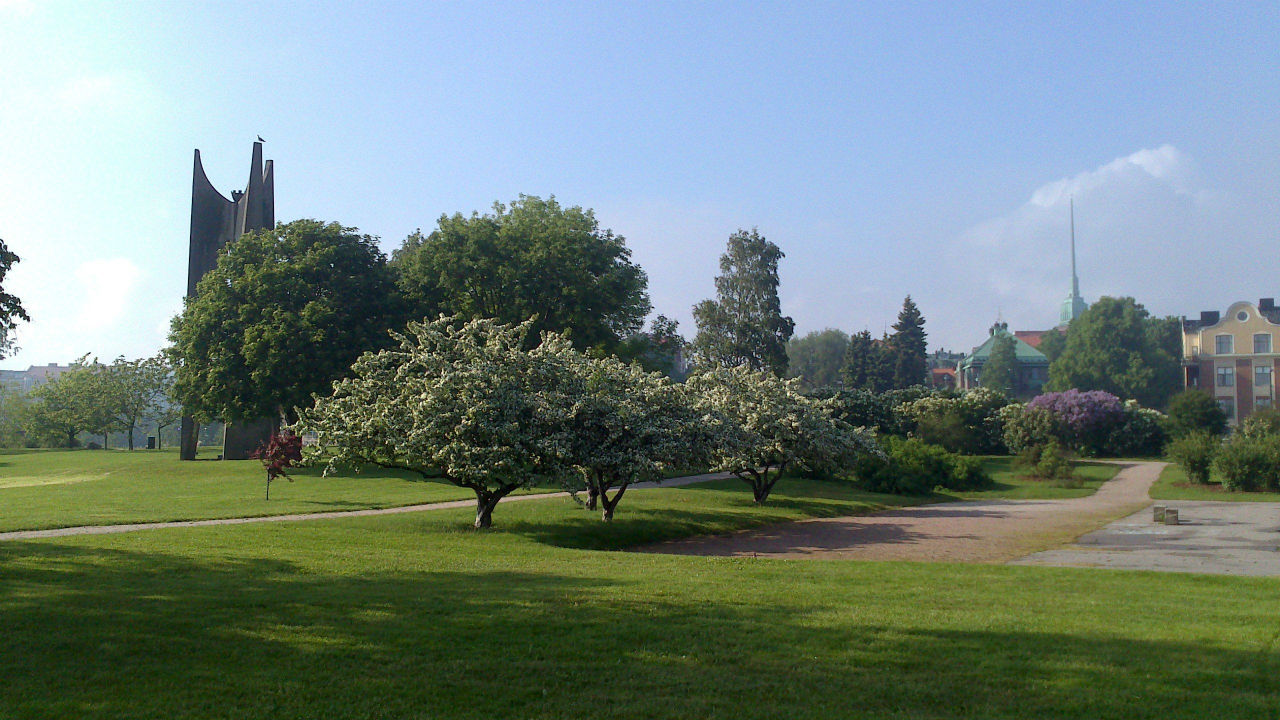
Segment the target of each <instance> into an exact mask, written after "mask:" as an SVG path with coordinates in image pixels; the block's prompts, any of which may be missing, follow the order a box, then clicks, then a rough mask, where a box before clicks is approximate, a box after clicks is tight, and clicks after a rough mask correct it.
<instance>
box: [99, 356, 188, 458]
mask: <svg viewBox="0 0 1280 720" xmlns="http://www.w3.org/2000/svg"><path fill="white" fill-rule="evenodd" d="M105 372H106V385H107V387H108V389H109V392H110V394H111V396H112V397H111V405H112V415H113V416H114V418H115V421H116V425H117V426H118V427H119V429H120V430H121V431H122V432H124V433H125V436H126V437H127V438H128V440H127V442H128V447H129V449H130V450H132V449H133V434H134V432H135V431H136V430H137V428H138V426H139V425H140V424H141V423H142V421H143V420H146V419H152V420H155V421H156V423H157V428H156V434H157V436H158V435H159V431H160V428H161V427H163V426H162V425H160V423H161V422H164V423H165V424H170V423H171V421H170V420H169V418H168V417H167V415H168V414H171V412H172V411H171V410H170V403H169V391H170V390H171V388H172V385H173V368H172V367H171V366H170V365H169V362H168V360H166V359H165V357H164V356H163V355H157V356H155V357H149V358H141V359H137V360H126V359H125V358H123V357H119V358H116V360H115V362H113V363H111V365H109V366H108V367H107V368H105Z"/></svg>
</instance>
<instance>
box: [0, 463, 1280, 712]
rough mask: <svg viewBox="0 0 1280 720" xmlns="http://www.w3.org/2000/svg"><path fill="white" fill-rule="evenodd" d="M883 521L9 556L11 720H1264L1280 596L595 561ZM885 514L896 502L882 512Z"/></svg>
mask: <svg viewBox="0 0 1280 720" xmlns="http://www.w3.org/2000/svg"><path fill="white" fill-rule="evenodd" d="M877 499H878V498H874V497H869V496H860V495H858V494H857V493H854V492H853V491H851V490H849V488H848V487H847V486H843V485H839V484H817V483H809V484H807V483H802V482H794V481H790V480H784V481H783V482H782V483H780V484H779V485H778V488H777V490H776V491H775V497H774V498H772V499H771V501H770V503H771V504H770V506H766V507H765V508H763V509H757V508H755V507H754V506H752V505H751V502H750V495H749V493H747V492H746V490H745V488H737V487H734V486H732V485H725V486H724V487H717V486H689V487H685V488H666V489H658V490H640V491H633V492H630V493H628V496H627V497H626V498H625V499H624V501H623V503H622V505H621V506H620V508H619V514H618V517H617V519H616V520H615V521H614V522H613V523H612V524H611V525H608V526H606V525H604V524H603V523H600V522H599V521H598V520H596V519H594V518H593V517H591V516H589V514H588V513H586V512H585V511H583V510H581V509H579V508H578V507H577V506H575V505H573V503H572V502H571V501H569V500H567V499H547V500H541V501H536V502H525V503H511V504H507V505H503V506H500V507H499V508H498V510H497V512H496V514H495V516H494V520H495V523H496V526H497V527H496V529H495V530H494V531H491V532H476V531H471V530H468V529H467V528H466V526H467V524H468V523H469V521H470V519H471V517H470V513H469V512H467V511H465V510H458V511H453V510H449V511H437V512H431V513H417V514H412V515H399V516H386V517H378V518H354V519H342V520H325V521H312V522H302V523H287V524H276V523H265V524H256V525H239V526H227V527H216V528H199V529H177V530H155V531H146V532H137V533H130V534H125V535H114V536H95V537H89V536H84V537H74V538H60V539H57V540H47V541H32V542H6V543H0V638H3V640H0V678H3V679H2V680H0V688H3V691H0V717H5V718H8V717H14V718H71V717H74V718H177V719H180V718H202V719H203V718H232V717H236V718H241V717H243V718H250V717H252V718H258V717H270V718H273V719H281V720H285V719H289V718H320V717H323V718H326V719H330V718H332V719H335V720H341V719H344V718H486V719H487V718H575V717H593V718H733V719H737V718H745V719H751V718H762V719H764V718H768V719H770V720H772V719H774V718H853V717H857V718H917V717H921V718H950V717H972V718H1089V719H1093V718H1161V719H1167V718H1207V717H1212V718H1251V719H1252V718H1263V717H1275V716H1277V714H1280V658H1278V656H1277V647H1276V638H1277V636H1278V635H1280V632H1278V631H1280V621H1277V618H1278V617H1280V592H1278V591H1280V582H1278V581H1276V580H1271V579H1256V578H1226V577H1213V576H1192V575H1158V574H1152V573H1127V572H1115V571H1099V570H1074V569H1052V568H1031V567H1005V566H985V565H968V566H965V565H937V564H909V563H854V562H844V561H783V560H760V559H750V558H744V559H727V558H689V557H677V556H666V555H644V554H633V553H626V552H613V551H593V550H582V549H580V548H584V547H617V546H619V545H621V544H626V543H628V542H631V541H632V540H635V539H639V538H645V539H654V537H655V536H663V535H668V536H669V535H672V534H686V533H696V532H707V531H722V530H727V529H732V528H733V527H736V526H741V525H743V524H752V523H757V522H772V521H775V520H778V519H785V518H786V517H794V516H800V515H805V514H826V513H832V514H847V513H848V512H852V511H857V510H860V509H866V507H867V506H866V505H865V503H868V502H874V501H876V500H877ZM879 499H883V498H879Z"/></svg>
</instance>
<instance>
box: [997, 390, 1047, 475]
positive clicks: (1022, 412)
mask: <svg viewBox="0 0 1280 720" xmlns="http://www.w3.org/2000/svg"><path fill="white" fill-rule="evenodd" d="M1000 422H1001V425H1002V426H1003V427H1004V444H1005V447H1007V448H1008V449H1009V452H1011V453H1014V454H1016V455H1022V454H1023V453H1025V452H1027V451H1029V450H1033V451H1034V452H1035V457H1036V461H1037V462H1038V461H1039V458H1040V449H1041V448H1043V447H1044V446H1045V445H1046V444H1047V443H1048V442H1049V441H1051V440H1054V439H1055V435H1054V422H1053V415H1052V414H1051V413H1050V412H1049V411H1048V410H1045V409H1044V408H1028V407H1027V406H1025V405H1023V404H1021V403H1014V404H1013V405H1008V406H1006V407H1004V408H1002V409H1001V410H1000Z"/></svg>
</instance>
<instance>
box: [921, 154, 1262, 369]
mask: <svg viewBox="0 0 1280 720" xmlns="http://www.w3.org/2000/svg"><path fill="white" fill-rule="evenodd" d="M1071 198H1074V200H1075V223H1076V243H1077V256H1078V263H1079V276H1080V286H1081V292H1082V294H1083V295H1084V296H1085V299H1086V300H1090V301H1092V300H1095V299H1097V298H1098V297H1099V296H1101V295H1111V296H1125V295H1129V296H1133V297H1135V298H1137V300H1138V301H1139V302H1141V303H1143V304H1144V305H1146V306H1147V308H1148V309H1149V310H1150V311H1151V312H1152V313H1154V314H1158V315H1165V314H1172V315H1194V314H1196V313H1198V312H1199V311H1200V310H1202V309H1211V308H1217V307H1219V306H1222V307H1226V305H1227V304H1229V303H1230V302H1232V301H1234V300H1237V299H1242V298H1253V299H1255V300H1256V298H1257V297H1258V296H1259V295H1260V294H1261V295H1264V296H1265V295H1266V294H1270V293H1274V291H1275V288H1274V285H1273V284H1274V280H1273V279H1272V277H1271V273H1270V272H1269V271H1267V268H1268V267H1270V265H1269V264H1268V263H1266V262H1249V261H1245V259H1247V258H1251V257H1252V258H1259V259H1261V258H1269V257H1271V256H1272V255H1273V254H1274V252H1273V250H1272V249H1271V247H1270V244H1271V243H1272V242H1274V240H1273V239H1271V238H1270V237H1269V232H1268V230H1267V228H1266V227H1265V223H1262V222H1260V219H1261V218H1264V217H1265V214H1263V213H1259V212H1258V211H1257V208H1252V207H1249V206H1248V203H1247V202H1245V201H1243V200H1241V199H1240V198H1239V197H1238V196H1235V195H1233V194H1232V193H1230V192H1227V191H1223V190H1221V189H1219V187H1218V186H1216V185H1215V184H1214V183H1213V182H1211V181H1210V180H1209V179H1207V178H1205V177H1204V176H1203V175H1202V174H1201V172H1200V171H1199V170H1198V168H1197V166H1196V163H1195V162H1194V160H1193V159H1192V158H1191V157H1189V156H1188V155H1187V154H1186V153H1184V152H1182V151H1180V150H1179V149H1178V148H1176V147H1173V146H1171V145H1163V146H1160V147H1157V148H1152V149H1143V150H1139V151H1137V152H1134V153H1132V154H1130V155H1127V156H1124V157H1120V158H1116V159H1115V160H1112V161H1110V162H1108V163H1105V164H1103V165H1101V166H1099V167H1098V168H1096V169H1094V170H1090V171H1088V172H1082V173H1079V174H1077V175H1074V176H1072V177H1068V178H1063V179H1060V180H1055V181H1053V182H1049V183H1046V184H1045V185H1043V186H1041V187H1039V188H1037V189H1036V190H1035V191H1034V192H1033V193H1032V194H1031V197H1030V199H1029V200H1028V201H1027V202H1026V203H1025V204H1023V205H1022V206H1020V207H1018V208H1015V209H1013V210H1011V211H1010V212H1008V213H1006V214H1004V215H1001V216H999V217H995V218H992V219H990V220H987V221H985V222H983V223H980V224H978V225H977V226H975V227H972V228H970V229H969V230H967V231H965V232H964V233H962V234H961V236H960V238H959V241H958V242H957V243H955V245H954V252H953V254H952V257H950V258H949V263H950V264H951V266H952V267H953V268H954V270H955V271H956V272H957V273H958V275H959V277H961V278H964V279H965V280H964V281H963V282H964V284H966V285H969V286H970V287H965V288H960V287H957V288H956V290H957V292H955V293H954V295H955V298H956V300H957V301H958V302H957V303H955V304H954V305H952V306H950V307H947V308H945V309H943V311H942V312H941V313H940V315H941V316H942V317H941V318H940V319H941V320H943V322H942V324H943V325H947V326H951V327H948V330H949V332H948V333H947V335H948V336H949V337H950V336H952V335H953V333H955V330H956V329H958V328H959V327H960V326H961V325H962V324H963V325H964V326H967V327H969V328H971V330H970V334H974V333H977V334H978V335H976V336H975V338H974V339H972V340H969V342H970V343H971V342H976V341H977V340H979V339H981V338H980V334H981V329H982V328H985V327H986V325H985V324H984V323H986V322H989V320H991V319H994V318H995V315H996V312H997V309H999V311H1001V312H1002V313H1003V314H1004V316H1005V318H1006V319H1008V320H1009V321H1010V323H1011V324H1012V325H1014V326H1016V327H1018V328H1019V329H1022V328H1026V329H1040V328H1045V327H1050V326H1052V325H1053V324H1054V323H1055V322H1056V321H1057V313H1058V307H1059V304H1060V303H1061V301H1062V299H1063V298H1064V297H1065V296H1066V294H1067V291H1068V290H1069V288H1070V277H1071V265H1070V256H1069V254H1068V248H1069V240H1070V216H1069V214H1068V203H1069V202H1070V200H1071ZM966 298H967V300H966ZM1202 305H1203V306H1204V307H1201V306H1202ZM988 316H989V317H988ZM957 341H959V342H957ZM948 342H950V343H952V344H962V343H963V342H964V341H963V340H961V338H960V336H959V335H954V339H951V340H949V341H948Z"/></svg>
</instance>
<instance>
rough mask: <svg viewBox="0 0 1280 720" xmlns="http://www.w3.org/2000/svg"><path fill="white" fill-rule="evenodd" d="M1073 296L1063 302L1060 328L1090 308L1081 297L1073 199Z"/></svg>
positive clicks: (1059, 321) (1072, 200) (1073, 202)
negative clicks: (1077, 267)
mask: <svg viewBox="0 0 1280 720" xmlns="http://www.w3.org/2000/svg"><path fill="white" fill-rule="evenodd" d="M1070 207H1071V294H1070V295H1067V298H1066V299H1065V300H1063V301H1062V310H1061V311H1060V312H1059V313H1058V327H1065V326H1067V325H1069V324H1071V321H1072V320H1075V319H1076V318H1078V317H1080V313H1082V312H1084V311H1085V308H1087V307H1089V306H1088V305H1087V304H1085V301H1084V299H1083V298H1081V297H1080V277H1079V276H1077V275H1076V199H1075V198H1074V197H1073V198H1071V205H1070Z"/></svg>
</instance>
